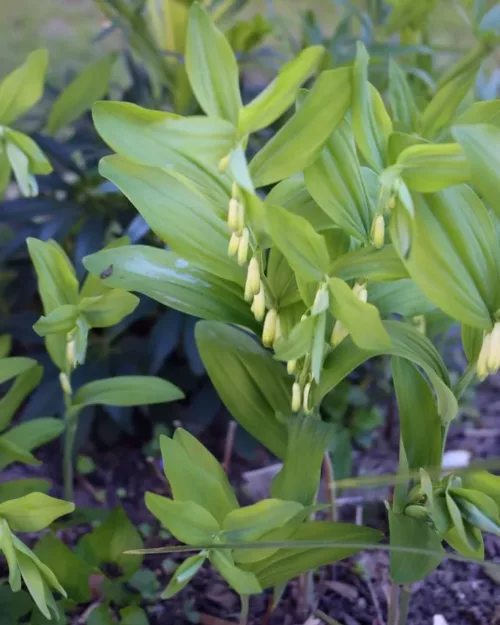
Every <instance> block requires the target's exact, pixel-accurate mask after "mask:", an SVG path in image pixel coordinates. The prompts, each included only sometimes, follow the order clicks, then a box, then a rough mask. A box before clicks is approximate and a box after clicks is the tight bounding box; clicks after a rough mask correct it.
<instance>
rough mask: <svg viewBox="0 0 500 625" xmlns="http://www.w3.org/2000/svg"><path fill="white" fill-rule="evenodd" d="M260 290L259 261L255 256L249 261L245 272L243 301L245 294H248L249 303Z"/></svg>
mask: <svg viewBox="0 0 500 625" xmlns="http://www.w3.org/2000/svg"><path fill="white" fill-rule="evenodd" d="M259 290H260V266H259V261H258V260H257V258H255V256H253V257H252V258H251V259H250V264H249V265H248V272H247V281H246V284H245V299H247V298H246V293H247V292H248V294H249V296H250V297H249V298H248V300H247V301H250V300H251V299H252V297H253V296H254V295H257V293H258V292H259Z"/></svg>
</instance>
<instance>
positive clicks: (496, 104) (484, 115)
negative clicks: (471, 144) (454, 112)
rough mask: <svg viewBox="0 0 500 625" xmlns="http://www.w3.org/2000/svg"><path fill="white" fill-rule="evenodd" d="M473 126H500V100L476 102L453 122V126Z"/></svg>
mask: <svg viewBox="0 0 500 625" xmlns="http://www.w3.org/2000/svg"><path fill="white" fill-rule="evenodd" d="M473 124H491V125H492V126H495V127H497V128H498V127H499V126H500V100H489V101H486V102H474V104H472V105H471V106H470V107H469V108H468V109H467V110H466V111H464V112H463V113H462V114H461V115H459V116H458V117H457V118H456V119H454V120H453V126H454V128H456V127H457V126H471V125H473Z"/></svg>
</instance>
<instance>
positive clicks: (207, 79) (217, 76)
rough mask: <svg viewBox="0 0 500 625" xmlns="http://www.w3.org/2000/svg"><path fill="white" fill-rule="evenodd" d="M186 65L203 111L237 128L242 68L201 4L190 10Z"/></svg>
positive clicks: (196, 4) (195, 4)
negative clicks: (239, 67) (240, 70)
mask: <svg viewBox="0 0 500 625" xmlns="http://www.w3.org/2000/svg"><path fill="white" fill-rule="evenodd" d="M185 61H186V70H187V74H188V78H189V82H190V84H191V88H192V90H193V92H194V94H195V96H196V99H197V100H198V102H199V104H200V106H201V108H202V109H203V110H204V111H205V113H206V114H207V115H209V116H210V117H221V118H222V119H226V120H228V121H230V122H232V123H233V124H234V125H235V126H236V125H237V124H238V116H239V111H240V108H241V96H240V88H239V78H238V64H237V62H236V58H235V56H234V53H233V51H232V50H231V46H230V45H229V43H228V41H227V39H226V38H225V36H224V35H223V33H222V32H221V31H220V30H219V29H218V28H217V27H216V26H215V25H214V23H213V22H212V20H211V19H210V16H209V15H208V13H207V12H206V11H205V9H204V8H203V7H202V6H201V4H198V3H197V2H195V3H193V5H192V6H191V8H190V10H189V25H188V32H187V40H186V52H185Z"/></svg>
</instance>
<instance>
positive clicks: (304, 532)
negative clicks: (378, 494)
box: [245, 521, 381, 588]
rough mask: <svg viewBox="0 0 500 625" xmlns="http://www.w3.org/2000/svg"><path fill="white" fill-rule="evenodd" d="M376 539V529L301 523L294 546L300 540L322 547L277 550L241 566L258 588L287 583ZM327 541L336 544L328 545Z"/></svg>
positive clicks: (379, 535) (336, 524)
mask: <svg viewBox="0 0 500 625" xmlns="http://www.w3.org/2000/svg"><path fill="white" fill-rule="evenodd" d="M380 538H381V534H380V532H378V531H377V530H374V529H371V528H369V527H362V526H357V525H351V524H349V523H330V522H328V521H316V522H313V523H304V524H302V525H301V526H300V527H299V528H298V530H297V532H296V533H295V534H294V536H293V540H294V541H297V542H298V543H300V541H305V542H307V541H317V542H323V541H324V543H325V545H324V547H323V548H322V549H317V548H311V549H307V548H297V549H294V548H285V549H280V550H279V551H277V552H276V553H275V554H273V555H272V556H271V557H270V558H267V559H265V560H261V561H259V562H256V563H252V564H248V565H245V568H246V569H249V570H251V571H253V572H254V573H255V575H256V576H257V579H258V580H259V583H260V585H261V586H262V588H268V587H269V586H276V585H277V584H282V583H285V582H288V581H289V580H291V579H293V578H294V577H297V576H298V575H301V574H302V573H306V572H307V571H310V570H315V569H317V568H319V567H321V566H326V565H327V564H331V563H333V562H338V561H339V560H343V559H344V558H348V557H349V556H351V555H353V554H355V553H358V552H359V551H362V549H363V547H364V545H365V544H376V543H377V542H378V541H379V540H380ZM328 541H335V542H338V543H340V544H339V545H336V546H329V545H328ZM342 542H345V543H360V544H361V545H363V547H361V546H360V547H352V546H351V547H342V546H341V543H342Z"/></svg>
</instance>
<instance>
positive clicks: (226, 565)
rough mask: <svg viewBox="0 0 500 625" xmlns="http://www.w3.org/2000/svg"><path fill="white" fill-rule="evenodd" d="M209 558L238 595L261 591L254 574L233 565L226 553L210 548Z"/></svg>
mask: <svg viewBox="0 0 500 625" xmlns="http://www.w3.org/2000/svg"><path fill="white" fill-rule="evenodd" d="M209 558H210V562H211V563H212V564H213V565H214V566H215V568H216V569H217V570H218V571H219V573H220V574H221V575H222V577H223V578H224V579H225V580H226V582H227V583H228V584H229V585H230V586H231V588H233V590H235V591H236V592H237V593H239V594H240V595H258V594H260V593H261V592H262V588H261V587H260V584H259V582H258V580H257V578H256V577H255V575H254V574H253V573H252V572H250V571H244V570H242V569H240V568H238V567H237V566H235V564H234V563H233V560H232V557H231V556H230V555H229V554H228V553H225V552H223V551H215V550H212V551H211V552H210V555H209Z"/></svg>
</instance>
